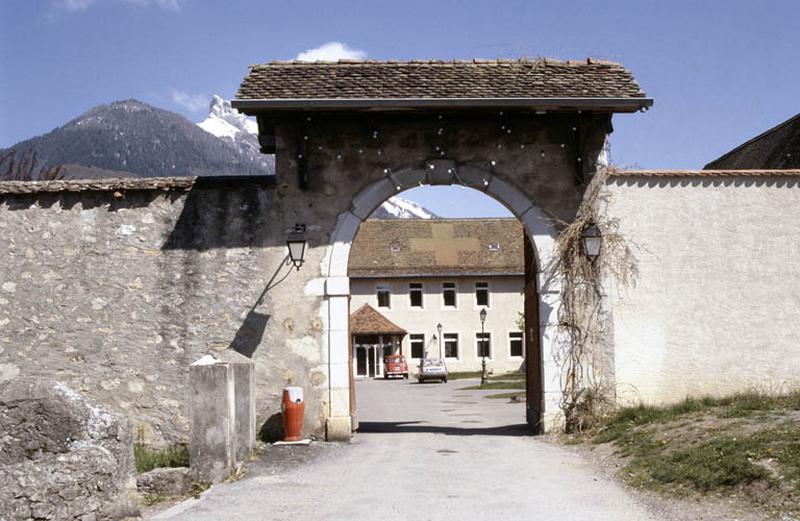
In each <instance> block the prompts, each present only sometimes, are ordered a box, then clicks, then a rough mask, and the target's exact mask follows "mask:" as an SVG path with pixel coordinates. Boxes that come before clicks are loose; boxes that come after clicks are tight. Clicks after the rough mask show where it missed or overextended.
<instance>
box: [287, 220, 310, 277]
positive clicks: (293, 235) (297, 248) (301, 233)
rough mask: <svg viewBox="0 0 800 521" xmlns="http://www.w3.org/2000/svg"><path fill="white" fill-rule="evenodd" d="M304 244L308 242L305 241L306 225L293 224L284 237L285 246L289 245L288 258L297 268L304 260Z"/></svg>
mask: <svg viewBox="0 0 800 521" xmlns="http://www.w3.org/2000/svg"><path fill="white" fill-rule="evenodd" d="M306 244H308V242H307V241H306V225H305V224H295V225H294V229H293V230H292V231H291V232H289V235H288V236H287V237H286V246H288V247H289V260H291V261H292V264H294V267H295V268H296V269H298V270H299V269H300V266H302V265H303V262H304V261H305V259H304V256H305V254H306Z"/></svg>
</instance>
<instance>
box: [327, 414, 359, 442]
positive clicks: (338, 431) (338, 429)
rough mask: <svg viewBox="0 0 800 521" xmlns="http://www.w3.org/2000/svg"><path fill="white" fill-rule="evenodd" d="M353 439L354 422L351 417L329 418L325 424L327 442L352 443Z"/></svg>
mask: <svg viewBox="0 0 800 521" xmlns="http://www.w3.org/2000/svg"><path fill="white" fill-rule="evenodd" d="M352 437H353V421H352V419H351V418H350V416H338V417H334V418H328V420H327V422H326V424H325V441H350V439H351V438H352Z"/></svg>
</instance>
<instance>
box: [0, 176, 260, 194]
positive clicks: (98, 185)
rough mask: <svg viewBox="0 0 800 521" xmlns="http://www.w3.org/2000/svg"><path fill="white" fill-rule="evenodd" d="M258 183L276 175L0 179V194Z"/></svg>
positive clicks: (163, 188)
mask: <svg viewBox="0 0 800 521" xmlns="http://www.w3.org/2000/svg"><path fill="white" fill-rule="evenodd" d="M248 184H258V185H266V186H274V185H275V184H276V182H275V176H273V175H246V176H204V177H197V176H191V177H190V176H182V177H121V178H111V179H60V180H55V181H0V194H37V193H47V192H110V191H119V190H163V191H170V190H189V189H192V188H195V187H203V188H205V187H216V188H225V187H230V188H236V187H239V186H242V185H248Z"/></svg>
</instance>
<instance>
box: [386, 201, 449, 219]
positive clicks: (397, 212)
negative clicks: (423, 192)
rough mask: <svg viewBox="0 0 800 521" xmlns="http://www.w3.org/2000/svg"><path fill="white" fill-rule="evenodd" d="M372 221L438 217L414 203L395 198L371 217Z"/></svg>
mask: <svg viewBox="0 0 800 521" xmlns="http://www.w3.org/2000/svg"><path fill="white" fill-rule="evenodd" d="M370 218H371V219H436V218H437V215H435V214H433V213H431V212H430V211H428V210H426V209H425V208H423V207H422V206H420V205H418V204H417V203H415V202H414V201H409V200H408V199H403V198H402V197H399V196H394V197H392V198H391V199H389V200H388V201H386V202H385V203H383V204H382V205H380V206H379V207H378V209H377V210H375V211H374V212H372V215H370Z"/></svg>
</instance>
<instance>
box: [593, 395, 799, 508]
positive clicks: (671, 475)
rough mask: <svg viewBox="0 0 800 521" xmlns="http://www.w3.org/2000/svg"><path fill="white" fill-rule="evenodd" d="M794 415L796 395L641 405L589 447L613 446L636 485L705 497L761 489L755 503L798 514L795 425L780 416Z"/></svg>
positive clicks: (613, 421)
mask: <svg viewBox="0 0 800 521" xmlns="http://www.w3.org/2000/svg"><path fill="white" fill-rule="evenodd" d="M798 410H800V391H798V392H794V393H790V394H785V395H780V396H770V395H766V394H763V393H758V392H748V393H740V394H735V395H731V396H726V397H721V398H710V397H707V398H689V399H686V400H684V401H682V402H680V403H677V404H674V405H669V406H663V407H653V406H647V405H638V406H635V407H626V408H623V409H620V410H619V411H618V412H617V413H616V414H614V415H613V416H612V417H611V418H609V419H607V420H606V421H605V423H604V425H603V426H602V427H601V429H600V430H599V432H598V433H597V434H595V435H594V437H593V439H592V441H593V442H594V443H596V444H603V443H613V444H614V445H615V447H616V448H617V453H618V454H619V455H621V456H623V457H626V458H627V463H626V466H625V468H624V469H623V471H622V473H621V474H622V476H623V477H624V479H625V480H626V481H628V482H629V483H630V484H632V485H634V486H638V487H642V488H648V489H652V490H657V491H661V492H667V493H675V494H685V493H691V492H697V493H702V494H705V493H712V492H713V493H725V492H726V491H727V492H732V491H734V490H738V489H740V488H742V487H745V488H746V487H748V486H749V485H752V484H755V483H760V485H759V487H757V488H756V489H753V490H754V492H752V493H751V494H750V497H751V499H753V501H755V502H757V503H759V504H770V502H771V503H772V504H776V503H777V504H779V505H781V506H780V508H791V509H800V424H798V422H792V421H791V420H790V419H789V418H787V417H786V416H785V415H786V413H787V412H789V411H798ZM770 469H774V470H770ZM787 497H791V498H793V499H789V500H788V501H787V500H786V498H787ZM785 504H789V505H791V504H794V505H795V506H789V507H786V506H785Z"/></svg>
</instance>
